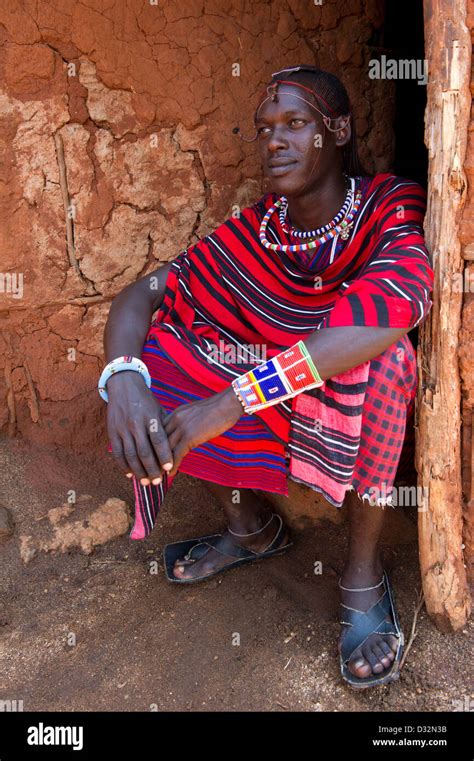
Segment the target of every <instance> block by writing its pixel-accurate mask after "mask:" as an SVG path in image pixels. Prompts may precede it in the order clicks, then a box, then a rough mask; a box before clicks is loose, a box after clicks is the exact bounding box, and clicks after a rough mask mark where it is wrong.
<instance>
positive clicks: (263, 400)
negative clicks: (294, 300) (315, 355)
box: [232, 341, 324, 415]
mask: <svg viewBox="0 0 474 761" xmlns="http://www.w3.org/2000/svg"><path fill="white" fill-rule="evenodd" d="M323 383H324V381H323V380H321V378H320V375H319V373H318V371H317V369H316V367H315V365H314V363H313V360H312V359H311V356H310V354H309V352H308V350H307V348H306V346H305V344H304V343H303V341H298V343H297V344H295V345H294V346H291V347H290V348H289V349H286V351H282V352H281V353H280V354H277V356H276V357H274V358H273V359H270V360H268V362H266V363H265V364H264V365H259V366H258V367H256V368H254V369H253V370H251V371H250V372H248V373H244V374H243V375H240V376H239V377H238V378H236V379H235V380H233V381H232V388H233V389H234V392H235V394H236V396H237V397H238V399H239V400H240V402H241V404H242V406H243V408H244V410H245V412H246V413H247V414H249V415H251V414H252V413H253V412H256V411H257V410H262V409H265V407H271V406H272V405H273V404H278V403H279V402H282V401H284V400H285V399H290V398H291V397H293V396H296V395H297V394H299V393H301V392H302V391H305V390H309V389H310V388H316V387H317V386H322V385H323Z"/></svg>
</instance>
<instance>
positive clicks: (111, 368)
mask: <svg viewBox="0 0 474 761" xmlns="http://www.w3.org/2000/svg"><path fill="white" fill-rule="evenodd" d="M125 370H134V371H135V372H136V373H140V375H141V376H142V377H143V379H144V381H145V383H146V385H147V386H148V388H150V387H151V376H150V373H149V372H148V368H147V366H146V365H145V363H144V362H142V360H141V359H138V357H130V356H125V357H117V358H116V359H113V360H112V361H111V362H109V364H108V365H106V366H105V367H104V369H103V371H102V374H101V376H100V378H99V383H98V389H99V394H100V395H101V397H102V399H103V400H104V402H108V401H109V396H108V394H107V389H106V385H107V381H108V380H109V378H110V376H111V375H114V374H115V373H120V372H123V371H125Z"/></svg>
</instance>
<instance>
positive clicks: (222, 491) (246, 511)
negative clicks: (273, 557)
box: [173, 481, 289, 579]
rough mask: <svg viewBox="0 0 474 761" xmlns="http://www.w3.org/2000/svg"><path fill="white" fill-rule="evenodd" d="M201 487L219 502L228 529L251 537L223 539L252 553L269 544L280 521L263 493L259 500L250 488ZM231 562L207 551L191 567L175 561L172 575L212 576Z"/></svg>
mask: <svg viewBox="0 0 474 761" xmlns="http://www.w3.org/2000/svg"><path fill="white" fill-rule="evenodd" d="M203 484H204V486H205V487H206V489H208V490H209V491H210V492H211V493H212V494H213V495H214V496H215V497H216V498H217V499H218V501H219V503H220V505H221V507H222V508H223V510H224V513H225V516H226V519H227V523H228V526H229V528H230V529H231V530H232V531H234V532H235V533H236V534H250V536H234V534H232V533H230V532H229V531H227V530H226V531H225V532H224V536H226V535H229V536H230V538H231V539H232V541H233V542H234V543H235V544H239V545H241V546H242V547H246V548H248V549H250V550H253V551H255V552H262V551H263V550H265V549H266V548H267V547H268V546H269V545H270V544H271V542H272V540H273V538H274V537H275V536H276V533H277V531H278V527H279V522H278V521H277V519H276V518H275V517H273V519H271V518H272V513H273V510H272V508H271V506H270V504H269V503H268V502H267V500H266V499H265V497H264V493H263V492H261V495H262V496H261V497H260V496H257V495H256V494H255V492H254V491H252V489H235V488H233V487H231V486H220V485H219V484H215V483H212V482H211V481H203ZM236 493H238V495H239V501H238V502H236V501H235V495H236ZM288 540H289V539H288V536H286V539H285V541H284V542H283V544H286V543H287V542H288ZM283 544H282V546H283ZM230 560H232V558H230V557H229V556H227V555H222V553H220V552H217V551H216V550H214V549H209V551H208V552H206V554H205V555H204V556H203V557H202V558H201V559H200V560H196V562H195V563H192V564H190V565H188V564H186V563H183V562H181V561H180V560H177V561H176V563H175V566H174V569H173V572H174V575H175V576H176V578H178V579H192V578H194V577H195V576H205V575H207V574H209V573H212V572H213V571H216V570H218V569H219V568H221V567H222V566H224V565H227V564H228V563H229V561H230ZM234 560H235V558H234Z"/></svg>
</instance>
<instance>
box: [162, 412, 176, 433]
mask: <svg viewBox="0 0 474 761" xmlns="http://www.w3.org/2000/svg"><path fill="white" fill-rule="evenodd" d="M177 427H178V423H177V420H176V418H173V417H171V416H170V415H168V416H167V417H166V418H165V419H164V420H163V428H164V430H165V431H166V434H167V436H168V437H169V435H170V434H171V433H173V431H174V430H176V428H177Z"/></svg>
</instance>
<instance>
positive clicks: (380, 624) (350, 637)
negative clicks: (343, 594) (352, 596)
mask: <svg viewBox="0 0 474 761" xmlns="http://www.w3.org/2000/svg"><path fill="white" fill-rule="evenodd" d="M381 584H384V586H385V591H384V593H383V595H382V596H381V597H380V598H379V600H377V602H376V603H374V605H372V607H371V608H369V610H367V611H362V610H356V609H355V608H350V607H349V606H348V605H344V604H343V603H341V608H343V609H344V611H343V615H342V619H343V620H341V621H340V622H339V623H340V624H345V625H346V626H349V627H350V628H349V629H346V630H345V633H343V635H342V640H341V652H340V665H341V674H342V677H343V679H344V680H345V681H346V682H348V683H349V684H350V685H351V687H354V688H356V689H363V688H365V687H375V686H378V685H380V684H388V683H389V682H393V681H395V680H396V679H398V678H399V677H400V660H401V657H402V651H403V645H404V636H403V632H402V631H401V629H400V625H399V623H398V618H397V613H396V611H395V605H394V601H393V595H392V589H391V587H390V582H389V580H388V576H387V574H386V573H385V572H384V574H383V577H382V580H381V581H380V582H379V583H378V584H376V585H375V586H374V587H365V588H364V589H348V588H347V587H342V586H341V581H340V580H339V586H340V587H341V589H345V590H347V591H348V592H366V591H369V589H377V587H379V586H381ZM387 615H390V616H391V618H392V622H393V623H390V622H389V621H387V620H386V618H387ZM371 634H393V635H394V636H395V637H397V638H398V645H397V652H396V654H395V659H394V661H393V663H392V665H391V667H390V668H389V669H385V670H384V671H382V672H381V673H380V674H371V675H370V676H367V677H363V678H360V677H357V676H355V675H354V674H352V673H351V672H350V671H349V668H348V663H349V661H350V659H351V657H352V655H353V654H354V652H355V651H356V650H358V649H359V648H360V647H361V646H362V645H363V644H364V642H365V641H366V640H367V639H368V638H369V637H370V635H371Z"/></svg>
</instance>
